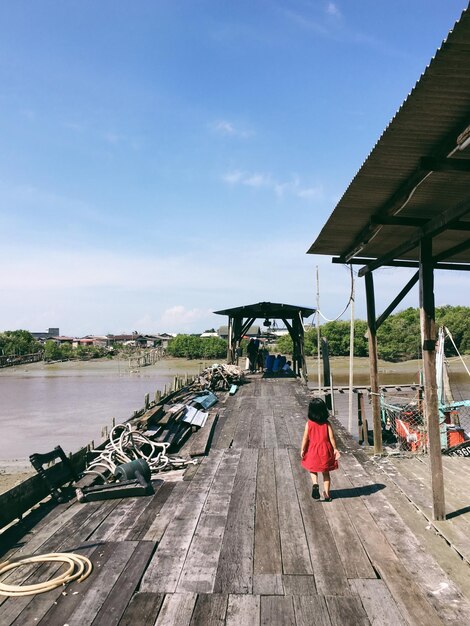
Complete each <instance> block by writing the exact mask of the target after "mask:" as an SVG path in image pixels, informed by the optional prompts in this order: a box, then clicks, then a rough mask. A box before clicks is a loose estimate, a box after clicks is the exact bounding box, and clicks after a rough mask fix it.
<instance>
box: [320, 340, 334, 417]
mask: <svg viewBox="0 0 470 626" xmlns="http://www.w3.org/2000/svg"><path fill="white" fill-rule="evenodd" d="M321 355H322V360H323V388H324V389H325V403H326V406H327V407H328V410H329V411H331V409H332V406H333V405H332V403H331V393H328V392H327V391H326V389H329V388H330V386H331V370H330V352H329V350H328V340H327V339H325V337H322V340H321Z"/></svg>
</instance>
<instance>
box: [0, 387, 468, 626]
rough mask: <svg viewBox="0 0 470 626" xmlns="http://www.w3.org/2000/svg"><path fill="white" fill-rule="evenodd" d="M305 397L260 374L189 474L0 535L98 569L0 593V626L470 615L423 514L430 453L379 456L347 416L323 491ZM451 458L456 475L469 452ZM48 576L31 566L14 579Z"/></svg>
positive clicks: (435, 619)
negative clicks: (307, 432) (360, 441)
mask: <svg viewBox="0 0 470 626" xmlns="http://www.w3.org/2000/svg"><path fill="white" fill-rule="evenodd" d="M307 404H308V395H307V391H306V389H305V388H304V387H303V386H302V385H301V384H300V383H299V382H298V381H297V380H293V379H261V378H260V377H258V376H254V377H251V379H250V380H249V384H247V385H244V386H243V387H241V388H240V389H239V391H238V393H237V395H236V396H234V397H226V398H225V397H224V398H221V404H220V411H219V419H218V421H217V425H216V428H215V434H214V439H213V441H212V446H211V450H210V454H209V455H208V456H207V457H205V458H204V460H203V461H202V463H201V464H200V465H199V466H197V468H190V469H189V470H188V471H187V473H186V475H185V477H184V480H181V481H174V482H168V481H166V482H163V483H156V493H155V495H154V496H149V497H142V498H129V499H125V500H114V501H107V502H102V503H88V504H79V503H77V502H74V503H69V504H63V505H58V506H56V507H55V508H53V509H49V508H48V507H47V506H44V507H41V508H40V509H38V510H36V511H34V512H33V514H31V515H30V516H28V518H26V519H25V521H24V522H23V523H22V524H18V525H16V526H15V527H13V528H11V529H10V530H9V531H8V532H6V533H4V535H3V536H2V537H1V538H0V539H1V544H2V546H1V547H2V553H3V554H4V555H6V556H8V555H13V554H14V555H20V554H25V555H26V554H32V553H37V554H43V553H47V552H53V551H57V552H58V551H72V552H79V553H82V554H85V555H87V556H89V557H90V558H91V560H92V561H93V564H94V571H93V573H92V574H91V576H90V577H89V578H88V579H87V580H85V581H84V582H82V583H74V584H72V585H70V586H69V587H68V588H67V589H66V590H65V591H64V590H63V589H58V590H55V591H51V592H48V593H45V594H41V595H37V596H26V597H21V598H8V599H6V598H1V599H0V602H1V606H0V624H1V626H7V625H10V624H15V625H18V626H23V625H25V624H40V625H42V626H53V625H55V624H57V625H60V626H63V625H64V624H69V625H70V626H73V625H80V626H84V625H86V624H93V626H98V625H107V626H111V625H115V624H120V625H121V626H122V625H139V626H140V625H146V624H148V625H154V624H155V625H157V626H162V625H172V626H173V625H181V626H183V625H189V624H200V625H204V626H207V625H211V624H227V625H236V626H244V625H251V624H266V625H268V624H269V625H277V624H279V625H282V626H285V625H288V624H298V625H307V624H308V625H311V624H321V625H327V624H338V625H339V624H341V625H342V626H344V625H357V624H374V625H387V624H389V625H390V626H392V625H393V626H396V625H398V624H426V626H432V625H437V624H464V623H470V602H469V600H468V597H470V573H469V572H470V570H469V569H468V564H467V563H466V562H465V561H464V560H462V559H461V558H460V556H459V554H457V552H456V551H455V550H454V549H453V548H452V547H451V546H449V545H448V543H446V542H445V541H444V540H443V539H442V538H441V537H440V536H438V535H437V534H436V533H434V532H433V531H432V528H431V530H429V528H428V527H431V525H430V524H429V522H428V520H427V519H426V518H425V517H424V515H422V514H421V513H419V512H418V508H417V507H418V501H419V502H420V503H421V504H420V506H422V507H423V508H426V506H427V505H426V495H425V493H426V486H425V480H424V478H425V474H426V469H427V468H426V465H425V463H424V462H423V461H417V460H415V459H412V460H411V463H408V460H407V459H395V460H389V459H387V460H381V461H380V463H379V464H377V463H375V462H374V461H371V460H370V457H369V456H368V455H367V454H365V453H364V451H362V450H360V449H358V447H357V445H356V444H355V443H354V441H353V440H352V438H351V437H350V436H349V435H348V434H347V433H346V431H345V430H344V429H343V428H342V427H341V426H340V424H339V423H338V424H337V432H338V439H339V440H340V449H342V451H343V454H342V458H341V461H340V469H339V470H338V471H337V472H335V473H334V474H333V475H332V476H333V484H332V495H333V496H334V499H333V501H332V502H330V503H324V502H317V501H313V500H312V498H311V497H310V478H309V476H308V474H307V473H306V472H304V471H303V470H302V469H301V467H300V462H299V461H300V460H299V445H300V439H301V436H302V432H303V428H304V424H305V415H306V407H307ZM449 461H451V462H450V464H449V469H448V471H451V470H452V471H453V472H454V473H455V475H456V476H460V475H461V474H460V472H461V471H462V470H461V465H458V463H461V464H462V462H463V463H465V462H466V461H465V460H460V459H449ZM454 461H456V462H455V463H454ZM407 464H408V465H407ZM400 466H403V467H402V469H400ZM405 467H410V468H411V469H406V471H405V469H404V468H405ZM466 467H467V466H466V465H465V468H466ZM418 470H419V471H418ZM467 474H468V470H467V469H465V476H467ZM467 480H468V479H467ZM420 481H421V482H420ZM452 484H455V483H452ZM467 490H468V488H467ZM411 492H413V494H412V495H413V498H414V501H415V502H416V504H414V503H413V502H412V498H411V497H410V493H411ZM454 492H455V493H454ZM405 494H406V495H405ZM418 496H419V497H418ZM452 498H453V499H452V501H451V499H450V498H449V506H450V507H451V509H452V510H453V511H454V512H455V513H456V514H455V515H454V517H453V518H452V519H451V520H450V523H451V524H452V526H453V527H454V526H457V520H459V522H458V523H459V524H463V522H465V526H462V527H461V528H460V527H459V529H458V532H457V530H456V531H455V533H454V534H455V538H454V539H455V541H454V543H457V539H458V540H459V541H458V545H459V546H461V545H462V543H463V540H464V538H465V537H464V534H465V532H466V530H467V526H469V527H470V524H469V522H468V519H467V518H468V516H467V518H466V515H465V513H467V512H468V502H469V500H468V499H465V497H463V496H462V492H459V490H458V489H454V490H453V492H452ZM459 511H460V514H459ZM448 523H449V522H441V523H440V524H441V525H445V524H448ZM469 530H470V528H469ZM467 537H468V534H467ZM465 545H466V544H465ZM4 558H5V556H4V557H3V558H2V560H4ZM53 571H56V568H55V567H54V566H41V567H40V568H36V567H33V566H31V567H29V568H24V569H23V570H21V571H20V570H17V571H15V572H14V573H12V574H11V575H10V577H9V578H8V581H9V582H10V583H13V581H16V582H17V583H20V582H25V583H26V584H31V583H33V582H35V581H37V580H38V579H41V580H43V579H44V578H45V576H46V575H47V573H48V572H53Z"/></svg>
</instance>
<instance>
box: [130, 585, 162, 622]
mask: <svg viewBox="0 0 470 626" xmlns="http://www.w3.org/2000/svg"><path fill="white" fill-rule="evenodd" d="M164 598H165V594H163V593H150V592H148V591H147V592H146V591H142V592H140V593H136V594H135V596H134V597H133V598H132V600H131V601H130V603H129V605H128V607H127V608H126V610H125V611H124V614H123V616H122V617H121V619H120V620H119V626H137V625H138V626H154V624H155V620H156V619H157V615H158V612H159V611H160V607H161V606H162V604H163V600H164Z"/></svg>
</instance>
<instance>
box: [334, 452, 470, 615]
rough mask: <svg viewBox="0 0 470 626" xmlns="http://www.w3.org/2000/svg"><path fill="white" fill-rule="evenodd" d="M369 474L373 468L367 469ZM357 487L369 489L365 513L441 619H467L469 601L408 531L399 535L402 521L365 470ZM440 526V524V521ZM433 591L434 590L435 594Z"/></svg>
mask: <svg viewBox="0 0 470 626" xmlns="http://www.w3.org/2000/svg"><path fill="white" fill-rule="evenodd" d="M345 464H346V466H348V465H350V466H351V468H352V467H355V464H354V462H352V461H350V460H346V461H345ZM370 471H373V468H371V469H370ZM355 481H356V483H357V484H358V486H359V488H361V487H362V488H367V487H370V488H371V492H370V495H369V496H367V498H363V501H364V503H365V505H366V507H367V509H368V511H369V512H370V513H371V515H372V516H373V518H374V520H375V521H376V523H377V525H378V526H379V528H380V529H381V530H382V531H383V532H384V533H385V535H386V537H387V539H388V541H389V542H390V543H391V545H392V546H393V549H394V552H395V553H396V554H397V556H399V557H400V558H401V561H402V562H403V563H405V564H406V569H407V570H408V572H409V573H410V574H411V576H412V578H413V580H414V582H415V583H416V584H418V585H419V586H420V588H421V589H422V590H423V591H424V592H425V594H426V597H427V598H428V600H429V602H430V603H431V604H433V606H434V608H435V609H436V611H437V612H438V614H439V615H440V617H441V618H443V619H444V621H446V622H448V623H453V622H455V623H459V622H462V621H466V620H468V619H469V618H470V602H469V601H468V600H467V599H466V598H464V596H463V595H462V593H461V591H460V589H459V588H458V587H457V586H456V585H455V583H453V582H452V580H450V578H448V577H447V576H446V574H445V573H444V571H443V570H442V568H441V567H440V566H439V565H438V564H437V563H436V561H435V560H434V559H433V558H432V556H431V555H429V554H428V553H427V551H426V549H425V548H424V547H423V546H422V545H421V543H420V542H419V541H418V539H417V538H416V536H415V535H414V534H413V533H412V532H409V531H408V532H405V533H404V532H403V520H402V519H401V517H400V516H399V515H398V513H397V511H396V510H395V509H394V508H393V506H391V504H390V503H389V502H388V501H387V499H386V498H385V496H384V494H383V491H376V492H374V491H373V490H372V488H373V487H374V486H376V483H375V481H374V478H371V477H370V475H369V473H368V470H367V468H365V472H364V473H363V474H361V475H357V476H356V478H355ZM445 523H447V522H445ZM443 524H444V522H443ZM436 591H438V593H437V595H436Z"/></svg>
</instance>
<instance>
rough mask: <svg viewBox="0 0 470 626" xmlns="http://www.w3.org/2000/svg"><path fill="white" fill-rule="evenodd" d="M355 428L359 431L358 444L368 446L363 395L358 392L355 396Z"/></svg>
mask: <svg viewBox="0 0 470 626" xmlns="http://www.w3.org/2000/svg"><path fill="white" fill-rule="evenodd" d="M357 426H358V431H359V443H360V444H365V445H366V446H368V445H369V433H368V427H367V417H366V409H365V406H364V394H363V393H362V391H359V392H358V394H357Z"/></svg>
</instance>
